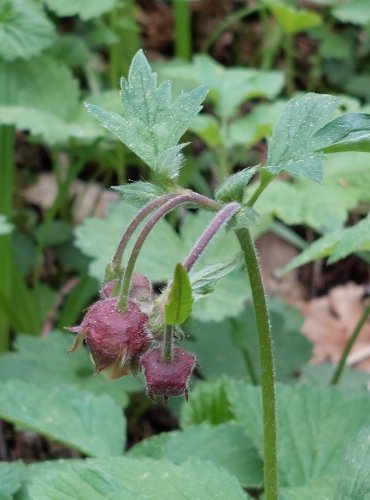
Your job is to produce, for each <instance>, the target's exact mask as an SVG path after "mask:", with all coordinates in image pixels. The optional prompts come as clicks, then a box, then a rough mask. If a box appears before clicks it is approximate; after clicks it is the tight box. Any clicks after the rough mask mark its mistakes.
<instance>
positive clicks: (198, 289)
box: [189, 254, 243, 301]
mask: <svg viewBox="0 0 370 500" xmlns="http://www.w3.org/2000/svg"><path fill="white" fill-rule="evenodd" d="M242 262H243V257H242V255H241V254H238V255H237V256H236V257H235V258H234V259H232V260H230V261H228V262H221V263H219V264H211V265H210V266H206V267H204V268H203V269H201V270H200V271H193V269H191V271H190V273H189V277H190V282H191V288H192V290H193V297H194V300H195V301H196V300H198V299H200V298H202V297H203V296H204V295H207V294H209V293H212V292H213V291H214V287H215V285H216V283H217V281H218V280H220V279H221V278H224V277H225V276H227V275H228V274H229V273H231V272H232V271H234V270H235V269H237V268H238V267H240V266H241V265H242Z"/></svg>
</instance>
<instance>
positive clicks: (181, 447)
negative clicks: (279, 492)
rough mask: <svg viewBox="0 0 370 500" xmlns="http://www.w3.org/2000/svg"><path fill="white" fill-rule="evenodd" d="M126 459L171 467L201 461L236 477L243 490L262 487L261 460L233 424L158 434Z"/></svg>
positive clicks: (138, 445)
mask: <svg viewBox="0 0 370 500" xmlns="http://www.w3.org/2000/svg"><path fill="white" fill-rule="evenodd" d="M128 456H129V457H133V458H140V457H151V458H156V459H157V460H158V459H167V460H170V461H171V462H173V463H175V464H182V463H184V462H185V461H186V460H188V459H189V458H192V459H197V460H205V461H209V462H212V463H213V464H214V465H216V466H219V467H223V468H224V469H226V470H227V471H228V472H229V473H230V474H233V475H234V476H236V477H237V478H238V480H239V482H240V484H241V485H242V486H243V487H244V488H246V487H248V488H260V487H261V486H262V483H263V479H262V460H261V458H260V457H259V456H258V455H257V453H256V450H255V449H254V448H253V445H252V443H251V442H250V440H249V439H248V438H247V437H246V436H245V433H244V430H243V428H242V427H240V426H238V425H236V424H235V423H234V422H226V423H224V424H221V425H218V426H210V425H209V424H202V425H197V426H192V427H187V428H186V429H185V430H183V431H173V432H168V433H165V434H160V435H159V436H154V437H151V438H149V439H145V440H144V441H141V443H139V444H137V445H136V446H134V447H133V448H131V450H130V451H129V453H128Z"/></svg>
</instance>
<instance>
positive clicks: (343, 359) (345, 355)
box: [330, 305, 370, 385]
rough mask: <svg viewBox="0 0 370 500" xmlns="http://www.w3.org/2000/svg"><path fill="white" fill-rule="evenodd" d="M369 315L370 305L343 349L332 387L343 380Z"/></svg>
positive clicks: (332, 380)
mask: <svg viewBox="0 0 370 500" xmlns="http://www.w3.org/2000/svg"><path fill="white" fill-rule="evenodd" d="M369 315H370V305H369V306H367V307H366V309H365V310H364V312H363V313H362V315H361V317H360V319H359V320H358V323H357V325H356V326H355V329H354V330H353V332H352V335H351V336H350V338H349V339H348V341H347V344H346V345H345V348H344V349H343V353H342V356H341V358H340V361H339V363H338V366H337V368H336V370H335V372H334V374H333V377H332V379H331V381H330V383H331V384H332V385H335V384H337V383H338V382H339V379H340V378H341V376H342V373H343V370H344V367H345V365H346V361H347V358H348V355H349V353H350V352H351V350H352V347H353V346H354V343H355V342H356V340H357V338H358V336H359V335H360V333H361V330H362V328H363V327H364V325H365V323H366V321H367V319H368V317H369Z"/></svg>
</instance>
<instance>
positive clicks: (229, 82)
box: [193, 55, 284, 120]
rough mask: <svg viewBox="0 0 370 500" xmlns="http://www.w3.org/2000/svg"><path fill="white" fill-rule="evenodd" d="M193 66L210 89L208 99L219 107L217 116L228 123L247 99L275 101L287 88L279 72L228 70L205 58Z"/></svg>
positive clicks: (195, 74)
mask: <svg viewBox="0 0 370 500" xmlns="http://www.w3.org/2000/svg"><path fill="white" fill-rule="evenodd" d="M193 66H194V70H193V71H194V76H195V78H196V79H197V81H198V82H199V83H202V84H204V85H208V86H209V87H210V96H209V97H210V99H211V100H212V101H213V102H214V103H215V104H216V113H217V114H218V115H219V116H220V117H223V118H224V119H225V120H227V119H230V118H232V117H233V116H234V115H235V113H236V112H237V111H238V108H239V106H240V105H241V104H242V103H243V102H245V101H247V100H248V99H253V98H257V97H264V98H268V99H273V98H274V97H276V95H277V94H278V93H279V92H280V91H281V90H282V87H283V84H284V77H283V74H282V73H281V72H280V71H261V70H255V69H245V68H228V69H226V68H224V67H223V66H221V65H220V64H219V63H217V62H216V61H214V60H213V59H212V58H210V57H209V56H206V55H199V56H196V57H195V58H194V62H193Z"/></svg>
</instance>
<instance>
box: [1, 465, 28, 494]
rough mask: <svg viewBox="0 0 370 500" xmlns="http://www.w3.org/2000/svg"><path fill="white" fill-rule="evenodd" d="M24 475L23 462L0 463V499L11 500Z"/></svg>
mask: <svg viewBox="0 0 370 500" xmlns="http://www.w3.org/2000/svg"><path fill="white" fill-rule="evenodd" d="M24 475H25V465H24V463H23V462H9V463H6V462H2V463H0V500H12V498H14V494H15V493H16V492H17V491H18V490H19V488H20V487H21V484H22V480H23V477H24Z"/></svg>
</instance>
